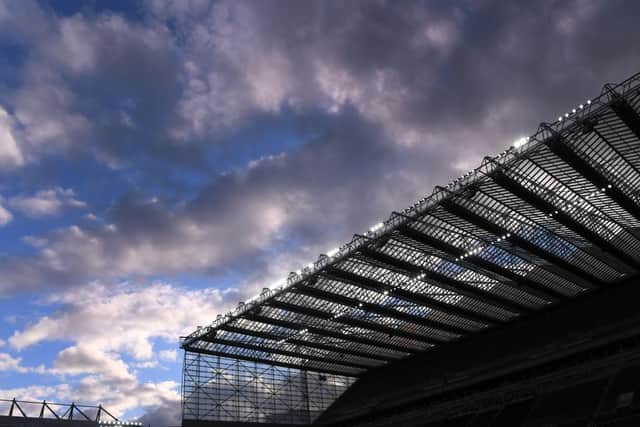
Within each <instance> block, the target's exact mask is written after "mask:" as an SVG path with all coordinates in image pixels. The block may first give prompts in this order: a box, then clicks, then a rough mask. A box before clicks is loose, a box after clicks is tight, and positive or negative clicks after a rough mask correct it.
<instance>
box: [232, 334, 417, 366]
mask: <svg viewBox="0 0 640 427" xmlns="http://www.w3.org/2000/svg"><path fill="white" fill-rule="evenodd" d="M221 330H223V331H227V332H232V333H234V334H240V335H248V336H252V337H256V338H262V339H267V340H271V341H280V340H282V339H286V340H287V342H288V343H290V344H295V345H300V346H304V347H309V348H315V349H318V350H324V351H330V352H334V353H336V354H338V355H340V354H344V355H347V356H354V357H361V358H363V359H371V360H380V361H383V362H387V361H390V360H397V359H398V358H399V357H395V358H394V357H388V356H382V355H380V354H378V353H376V354H372V353H367V352H365V351H359V350H353V349H349V348H346V347H344V346H336V345H330V344H324V343H319V342H313V341H306V340H303V339H300V338H295V337H285V336H282V335H278V334H274V333H271V332H264V331H254V330H252V329H247V328H243V327H240V326H231V325H224V326H222V327H221ZM403 353H407V354H408V353H409V352H408V351H406V350H405V351H403Z"/></svg>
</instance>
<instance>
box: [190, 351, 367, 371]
mask: <svg viewBox="0 0 640 427" xmlns="http://www.w3.org/2000/svg"><path fill="white" fill-rule="evenodd" d="M184 349H185V350H187V351H189V352H191V353H199V354H208V355H210V356H218V357H224V358H227V359H239V360H246V361H247V362H254V363H261V364H264V365H271V366H280V367H282V368H291V369H299V370H301V371H312V372H322V373H326V374H332V375H340V376H345V377H359V376H360V375H361V374H362V372H359V373H355V374H354V373H353V372H344V371H336V370H333V369H321V368H313V367H312V368H309V367H307V366H305V365H296V364H295V363H286V362H279V361H275V360H270V359H262V358H259V357H250V356H242V355H238V354H233V353H227V352H224V351H212V350H205V349H201V348H196V347H185V348H184Z"/></svg>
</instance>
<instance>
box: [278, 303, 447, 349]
mask: <svg viewBox="0 0 640 427" xmlns="http://www.w3.org/2000/svg"><path fill="white" fill-rule="evenodd" d="M266 305H268V306H270V307H274V308H278V309H281V310H286V311H289V312H292V313H299V314H302V315H305V316H311V317H315V318H318V319H322V320H330V321H333V322H336V323H341V324H344V325H347V326H353V327H356V328H362V329H368V330H370V331H372V332H379V333H382V334H385V335H389V336H390V337H400V338H406V339H408V340H413V341H418V342H424V343H426V344H431V345H439V344H444V343H445V342H446V341H443V340H439V339H437V338H431V337H428V336H424V335H420V334H415V333H412V332H406V331H403V330H402V329H400V328H390V327H388V326H384V325H381V324H377V323H373V322H367V321H364V320H361V319H356V318H353V317H347V316H340V317H337V318H335V317H334V314H333V313H328V312H326V311H322V310H317V309H314V308H309V307H303V306H300V305H296V304H292V303H289V302H284V301H278V300H270V301H267V302H266ZM358 309H364V307H358Z"/></svg>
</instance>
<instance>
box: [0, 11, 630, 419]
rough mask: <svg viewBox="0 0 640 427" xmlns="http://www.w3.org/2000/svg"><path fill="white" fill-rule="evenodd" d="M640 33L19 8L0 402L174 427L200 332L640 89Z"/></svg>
mask: <svg viewBox="0 0 640 427" xmlns="http://www.w3.org/2000/svg"><path fill="white" fill-rule="evenodd" d="M639 16H640V3H638V2H633V1H629V2H622V1H616V0H607V1H605V0H600V1H571V0H563V1H551V0H545V1H511V2H504V1H488V0H474V1H425V2H422V1H405V0H399V1H378V0H367V1H361V0H352V1H348V2H344V1H332V0H326V1H319V0H308V1H297V0H295V1H288V0H259V1H258V0H255V1H242V0H234V1H226V0H220V1H211V2H210V1H199V0H181V1H163V0H149V1H144V0H137V1H136V0H130V1H129V0H127V1H125V0H118V1H108V2H107V1H98V0H87V1H80V0H60V1H53V0H48V1H47V0H42V1H30V0H19V1H18V0H0V398H13V397H14V396H15V397H17V398H23V399H30V400H38V399H50V400H55V401H60V402H71V401H76V402H80V403H86V404H99V403H101V404H103V405H104V406H105V407H106V408H107V409H109V410H110V411H112V412H114V413H116V414H117V415H119V416H122V417H128V418H136V417H140V418H141V419H142V420H143V421H144V422H145V423H150V424H152V425H154V426H156V425H157V426H164V425H178V424H179V416H180V395H179V394H180V375H181V358H182V353H181V351H180V350H179V337H180V336H181V335H186V334H188V333H189V332H191V331H192V330H194V329H195V327H196V326H198V325H206V324H208V323H209V322H211V321H212V320H213V319H215V316H216V314H218V313H223V312H226V311H228V310H230V309H232V308H233V307H235V305H236V303H237V302H238V301H240V300H244V299H247V298H248V297H250V296H252V295H254V294H255V293H257V292H259V291H260V289H262V288H263V287H267V286H270V285H272V284H274V283H277V282H280V281H282V280H283V279H284V278H285V277H286V276H287V274H288V272H290V271H294V270H297V269H298V268H300V267H301V266H303V265H305V264H307V263H309V262H310V261H314V260H315V259H316V258H317V256H318V254H320V253H326V252H327V251H328V250H330V249H331V248H333V247H335V246H338V245H339V244H341V243H343V242H346V241H348V240H350V238H351V236H352V235H353V234H354V233H359V232H362V231H364V230H366V229H368V228H369V227H370V226H371V225H372V224H375V223H377V222H379V221H380V220H383V219H386V218H387V216H388V215H389V213H390V212H391V211H392V210H394V209H395V210H400V209H402V208H404V207H406V206H408V205H410V204H412V203H413V202H414V201H416V200H418V199H421V198H422V197H424V196H426V195H428V194H430V193H431V191H432V189H433V187H434V186H435V185H444V184H446V183H448V182H449V181H451V180H453V179H454V178H456V177H457V176H459V175H461V174H463V173H465V172H467V171H468V170H470V169H472V168H473V167H475V166H477V165H478V164H479V163H480V161H481V160H482V158H483V157H484V156H486V155H495V154H497V153H499V152H501V151H503V150H504V149H506V148H507V147H508V146H510V145H511V144H512V143H513V141H514V140H516V139H518V138H520V137H522V136H526V135H530V134H532V133H533V132H534V131H535V130H536V128H537V126H538V124H539V123H540V122H543V121H553V120H554V119H555V118H557V117H558V116H559V115H560V114H563V113H564V112H566V111H568V110H570V109H571V108H573V107H574V106H575V105H578V104H580V103H583V102H585V101H586V100H587V99H588V98H590V97H594V96H596V95H597V94H598V93H599V91H600V89H601V87H602V85H603V84H604V83H606V82H617V81H621V80H623V79H625V78H626V77H628V76H630V75H632V74H633V73H635V72H638V71H640V50H639V48H638V46H640V29H639V28H638V25H637V21H638V17H639Z"/></svg>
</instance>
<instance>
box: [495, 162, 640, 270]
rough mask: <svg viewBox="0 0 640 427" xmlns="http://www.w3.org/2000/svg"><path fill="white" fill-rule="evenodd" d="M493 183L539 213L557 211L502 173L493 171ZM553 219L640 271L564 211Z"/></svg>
mask: <svg viewBox="0 0 640 427" xmlns="http://www.w3.org/2000/svg"><path fill="white" fill-rule="evenodd" d="M491 177H492V179H493V181H494V182H495V183H496V184H498V185H499V186H501V187H502V188H504V189H505V190H507V191H510V192H511V193H513V194H515V195H516V196H518V197H519V198H521V199H522V200H524V201H525V202H527V203H529V204H530V205H531V206H533V207H535V208H536V209H538V210H539V211H541V212H546V213H549V212H554V211H556V210H558V208H557V207H556V206H555V205H553V204H551V203H550V202H548V201H546V200H545V199H543V198H542V197H540V196H538V195H537V194H535V193H534V192H533V191H531V190H529V189H527V188H525V187H524V186H522V185H521V184H520V183H518V182H517V181H515V180H514V179H512V178H510V177H508V176H507V175H505V174H504V172H502V171H495V172H493V174H492V175H491ZM554 219H555V220H556V221H558V222H559V223H560V224H562V225H564V226H565V227H567V228H569V229H570V230H573V231H574V232H575V233H577V234H579V235H580V236H582V237H583V238H585V239H586V240H588V241H590V242H591V243H593V244H594V246H597V247H599V248H600V249H602V250H603V251H605V252H609V253H611V254H612V255H614V256H615V257H617V258H618V259H619V260H620V261H621V262H623V263H625V264H627V265H628V266H630V267H631V268H633V269H635V270H640V262H638V261H636V260H635V259H634V258H633V257H631V256H630V255H629V254H628V253H626V252H624V251H623V250H621V249H619V248H617V247H616V246H614V245H612V244H611V243H610V242H609V241H607V240H606V239H604V238H602V237H601V236H600V235H599V234H597V233H595V232H593V231H591V230H590V229H589V228H587V227H586V226H584V225H582V224H580V223H579V222H577V221H575V220H574V219H573V218H572V217H571V216H570V215H568V214H566V213H565V212H564V211H561V210H558V213H557V214H555V215H554Z"/></svg>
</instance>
